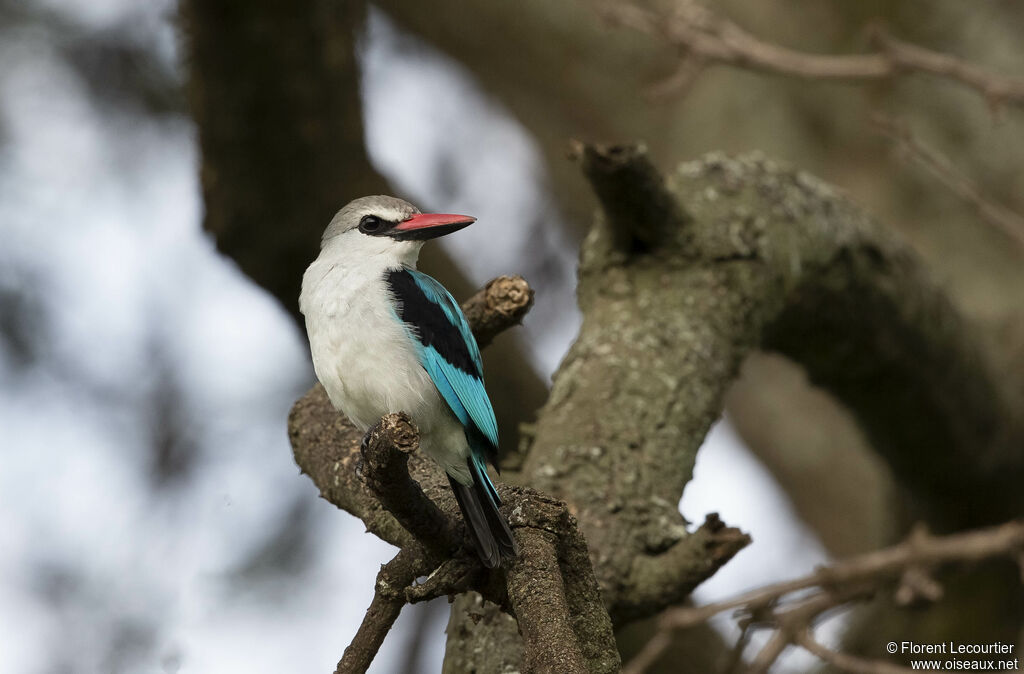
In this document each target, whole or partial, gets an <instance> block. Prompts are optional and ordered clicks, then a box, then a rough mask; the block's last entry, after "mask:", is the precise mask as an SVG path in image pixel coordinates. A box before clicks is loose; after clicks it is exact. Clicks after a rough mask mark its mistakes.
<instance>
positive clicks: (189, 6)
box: [179, 0, 386, 318]
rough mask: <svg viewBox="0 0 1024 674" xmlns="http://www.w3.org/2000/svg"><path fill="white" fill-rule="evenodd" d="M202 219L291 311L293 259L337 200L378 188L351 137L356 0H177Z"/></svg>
mask: <svg viewBox="0 0 1024 674" xmlns="http://www.w3.org/2000/svg"><path fill="white" fill-rule="evenodd" d="M179 11H180V16H181V26H182V32H183V34H184V36H185V38H186V39H185V44H186V48H187V54H186V57H185V60H186V63H187V64H188V67H189V81H188V97H189V103H190V107H191V110H192V115H193V117H194V118H195V121H196V124H197V127H198V129H199V144H200V147H201V149H202V167H201V178H202V188H203V201H204V204H205V206H206V213H205V217H204V221H203V226H204V227H205V228H206V229H207V230H208V231H209V232H211V233H212V234H213V236H214V239H215V240H216V243H217V248H218V249H219V250H220V251H221V252H222V253H224V254H225V255H227V256H228V257H230V258H232V259H233V260H234V261H235V262H236V263H237V264H238V266H239V267H240V268H241V270H242V271H243V272H244V273H246V274H247V275H249V276H250V277H251V278H252V279H254V280H255V281H256V282H257V283H259V284H260V285H261V286H263V287H264V288H265V289H266V290H268V291H269V292H270V293H271V294H272V295H273V296H274V297H276V298H277V299H278V300H279V301H280V302H281V303H282V305H283V306H284V307H285V309H286V310H287V311H288V312H289V313H291V314H292V316H294V317H295V318H299V313H298V297H299V287H300V284H301V280H302V270H303V269H305V268H306V266H307V265H308V264H309V262H310V261H311V260H312V259H313V258H314V257H316V253H317V245H318V242H319V241H320V234H321V232H322V231H323V228H324V227H325V226H326V224H327V222H328V221H329V220H330V219H331V216H332V215H333V214H334V213H335V212H336V211H337V210H338V209H339V208H340V207H341V206H342V205H344V204H345V202H347V201H349V200H350V199H354V198H356V197H360V196H364V195H366V194H379V193H381V192H385V191H386V183H385V181H384V180H383V179H382V178H381V177H380V176H379V175H378V174H377V172H376V171H374V169H373V167H372V166H371V165H370V162H369V159H368V158H367V155H366V149H365V147H364V142H363V123H362V104H361V102H360V101H361V99H360V94H359V66H358V62H357V60H356V49H355V43H356V39H357V36H358V34H359V32H360V31H361V30H362V27H363V23H364V20H365V14H366V3H365V2H362V1H353V2H329V1H327V0H300V2H298V3H287V4H280V3H275V2H272V1H267V0H259V1H258V2H248V3H243V4H239V3H234V2H227V1H225V0H213V1H211V2H205V1H196V0H186V1H185V2H182V3H181V7H180V10H179Z"/></svg>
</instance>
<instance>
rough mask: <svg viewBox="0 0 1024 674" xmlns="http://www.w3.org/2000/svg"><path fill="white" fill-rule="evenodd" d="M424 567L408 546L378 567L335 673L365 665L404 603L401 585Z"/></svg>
mask: <svg viewBox="0 0 1024 674" xmlns="http://www.w3.org/2000/svg"><path fill="white" fill-rule="evenodd" d="M426 568H427V567H426V563H425V560H424V558H423V556H422V555H417V554H416V553H415V552H411V551H409V550H402V551H400V552H399V553H398V555H396V556H395V558H394V559H392V560H391V561H390V562H388V563H387V564H385V565H383V566H382V567H381V568H380V572H379V573H378V574H377V582H376V583H375V584H374V590H373V600H372V601H371V602H370V608H368V609H366V615H365V616H364V617H363V622H362V623H361V624H360V625H359V630H358V631H357V632H356V635H355V637H353V638H352V643H351V644H349V646H348V648H346V649H345V654H344V655H343V656H342V658H341V661H339V662H338V667H337V669H336V670H335V674H361V673H362V672H365V671H366V670H367V669H368V668H369V666H370V663H371V662H373V658H374V657H376V655H377V651H378V650H379V649H380V645H381V643H383V642H384V637H386V636H387V634H388V632H390V631H391V627H392V626H393V625H394V624H395V620H397V619H398V614H399V613H400V612H401V611H402V607H403V606H404V605H405V599H404V597H403V595H402V593H401V589H402V588H404V587H406V586H408V585H409V584H410V583H412V582H413V581H414V580H415V579H416V577H417V576H419V575H420V574H422V573H424V572H425V569H426Z"/></svg>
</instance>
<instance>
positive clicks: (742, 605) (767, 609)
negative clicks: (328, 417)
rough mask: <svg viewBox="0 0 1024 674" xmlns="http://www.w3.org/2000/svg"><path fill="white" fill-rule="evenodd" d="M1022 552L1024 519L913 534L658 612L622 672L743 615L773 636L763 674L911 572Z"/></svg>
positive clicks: (761, 664) (758, 666)
mask: <svg viewBox="0 0 1024 674" xmlns="http://www.w3.org/2000/svg"><path fill="white" fill-rule="evenodd" d="M1022 551H1024V520H1015V521H1012V522H1008V523H1006V524H1002V525H1000V526H997V527H990V528H987V529H980V530H978V531H972V532H968V533H962V534H954V535H952V536H945V537H935V536H931V535H930V534H928V533H927V532H926V531H924V530H923V529H922V528H917V529H915V531H914V532H913V533H912V534H911V535H910V536H909V537H908V538H907V539H906V540H905V541H903V542H902V543H900V544H898V545H895V546H892V547H890V548H886V549H884V550H878V551H875V552H870V553H867V554H865V555H860V556H858V557H853V558H851V559H848V560H844V561H840V562H836V563H835V564H832V565H830V566H824V567H820V568H819V569H817V570H816V571H815V572H814V573H811V574H809V575H807V576H805V577H803V578H798V579H795V580H791V581H786V582H782V583H775V584H773V585H767V586H765V587H762V588H759V589H757V590H754V591H752V592H748V593H746V594H743V595H740V596H738V597H736V598H734V599H730V600H727V601H722V602H716V603H714V604H707V605H705V606H694V607H689V606H688V607H681V608H676V609H671V610H669V611H666V612H665V613H664V614H662V617H661V620H660V623H659V632H658V634H656V635H655V637H654V638H653V639H651V641H650V642H648V644H647V645H646V646H644V648H643V649H641V650H640V652H639V653H637V655H636V656H635V657H634V659H633V660H632V661H631V662H630V663H629V664H628V665H627V666H626V667H625V668H624V669H623V673H624V674H641V673H642V672H644V671H646V670H647V668H648V667H650V665H651V664H653V663H654V662H656V661H657V660H658V658H659V657H660V655H661V654H662V653H663V652H664V649H665V648H666V647H667V646H668V644H669V643H671V632H673V631H676V630H682V629H686V628H689V627H693V626H694V625H697V624H700V623H702V622H704V621H706V620H708V619H709V618H711V617H712V616H715V615H717V614H719V613H722V612H724V611H728V610H731V609H741V613H742V614H743V615H745V616H756V618H757V621H758V623H759V624H760V625H763V626H768V627H771V628H773V629H774V630H775V633H774V634H773V635H772V638H771V639H770V640H769V642H768V644H767V645H766V646H765V647H764V648H763V649H762V650H761V652H760V653H759V654H758V656H757V657H756V658H755V660H754V663H752V665H751V668H752V669H753V671H767V669H768V667H769V666H770V665H771V663H773V662H774V661H775V660H776V659H777V658H778V656H779V654H780V653H781V652H782V650H783V649H784V648H785V647H786V646H787V645H789V644H790V643H794V641H798V640H799V639H802V638H803V637H802V636H801V635H803V634H805V633H806V632H807V631H808V630H809V629H810V627H811V625H812V624H813V622H814V620H815V619H817V617H818V616H820V615H821V614H822V613H824V612H825V611H828V610H830V609H833V608H836V607H838V606H842V605H845V604H847V603H849V602H850V601H853V600H854V599H856V598H858V597H863V596H868V595H871V594H873V593H875V592H877V591H879V590H881V589H882V588H883V587H886V586H891V585H893V584H894V583H897V582H899V581H900V580H901V579H902V578H904V577H905V575H906V573H907V571H908V570H910V569H918V570H921V569H932V568H937V567H939V566H942V565H945V564H952V563H960V564H964V563H971V562H977V561H980V560H984V559H989V558H994V557H1009V558H1011V559H1016V557H1017V555H1019V554H1021V552H1022ZM810 589H813V590H814V591H813V592H811V593H810V594H807V595H805V596H801V597H799V598H797V599H790V600H789V601H788V602H786V603H783V602H784V600H786V598H787V597H789V596H790V595H792V594H793V593H796V592H799V591H801V590H810ZM666 635H667V636H666ZM801 645H802V644H801ZM808 650H810V649H808ZM849 671H902V670H870V669H868V670H849Z"/></svg>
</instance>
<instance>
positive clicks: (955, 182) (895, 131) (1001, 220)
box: [872, 114, 1024, 247]
mask: <svg viewBox="0 0 1024 674" xmlns="http://www.w3.org/2000/svg"><path fill="white" fill-rule="evenodd" d="M872 123H873V124H874V126H875V128H876V129H878V131H879V133H881V134H882V135H884V136H885V137H886V138H888V139H889V140H891V141H892V142H893V143H894V144H895V145H896V148H897V150H898V151H899V153H900V155H901V156H903V157H906V158H908V159H909V160H910V161H912V162H914V163H915V164H917V165H918V166H921V167H923V168H924V169H925V170H926V171H928V173H930V174H932V176H934V177H935V178H936V179H937V180H938V181H939V182H941V183H942V184H943V185H944V186H945V187H946V188H948V189H949V190H950V191H951V192H953V193H954V194H956V195H957V196H958V197H960V198H961V199H963V200H964V201H966V202H967V203H969V204H971V205H972V206H973V207H974V208H975V209H976V210H977V212H978V215H979V216H981V218H982V219H983V220H985V222H988V223H989V224H991V225H994V226H995V227H997V228H999V229H1000V230H1002V231H1003V233H1005V234H1006V235H1007V236H1009V237H1010V238H1012V239H1013V240H1014V241H1015V242H1016V243H1017V244H1018V245H1020V246H1022V247H1024V216H1021V215H1020V214H1019V213H1016V212H1014V211H1011V210H1010V209H1009V208H1006V207H1005V206H1001V205H999V204H997V203H995V202H993V201H992V200H991V199H989V198H988V197H986V196H985V194H983V192H982V190H981V187H979V186H978V185H977V184H976V183H975V182H974V181H972V180H971V179H970V178H968V177H967V176H966V175H964V174H963V173H961V172H960V171H959V170H958V169H957V168H956V165H955V164H954V163H953V162H952V161H950V160H949V159H948V158H947V157H944V156H943V155H942V154H941V153H939V152H938V151H937V150H934V149H932V148H930V147H928V146H927V145H925V144H924V143H922V142H921V141H920V140H918V139H917V138H915V137H914V135H913V134H912V133H911V132H910V129H909V128H908V127H907V125H906V124H904V123H902V122H900V121H898V120H895V119H892V118H890V117H887V116H885V115H881V114H878V115H875V116H874V117H873V118H872Z"/></svg>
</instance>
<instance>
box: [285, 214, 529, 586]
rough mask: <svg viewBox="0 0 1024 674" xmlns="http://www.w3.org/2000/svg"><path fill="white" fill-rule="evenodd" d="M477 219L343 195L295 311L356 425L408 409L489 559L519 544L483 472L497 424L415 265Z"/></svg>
mask: <svg viewBox="0 0 1024 674" xmlns="http://www.w3.org/2000/svg"><path fill="white" fill-rule="evenodd" d="M475 221H476V218H473V217H470V216H467V215H452V214H443V213H421V212H420V211H419V209H417V208H416V207H415V206H413V205H412V204H410V203H408V202H405V201H403V200H401V199H396V198H395V197H388V196H370V197H362V198H360V199H356V200H355V201H352V202H350V203H349V204H347V205H346V206H345V207H344V208H342V209H341V210H340V211H338V213H337V215H335V216H334V218H333V219H332V220H331V222H330V224H329V225H328V226H327V229H325V230H324V234H323V238H322V239H321V243H320V254H319V255H318V256H317V258H316V260H314V261H313V263H312V264H310V265H309V268H307V269H306V273H305V274H304V275H303V277H302V293H301V295H300V296H299V310H300V311H301V312H302V314H303V316H305V319H306V332H307V334H308V336H309V345H310V350H311V352H312V356H313V369H314V370H315V371H316V376H317V378H318V379H319V380H320V383H321V384H323V387H324V390H326V392H327V396H328V398H330V400H331V403H332V404H333V405H334V407H335V408H336V409H338V410H340V411H341V412H342V413H344V414H345V415H346V416H347V417H348V418H349V419H350V420H351V421H352V423H353V424H355V426H356V427H357V428H359V429H360V430H362V431H364V432H365V431H367V430H368V429H369V428H370V427H371V426H373V425H374V424H376V423H377V421H379V420H380V418H381V417H382V416H384V415H386V414H390V413H392V412H400V411H401V412H405V413H406V414H408V415H409V416H410V417H411V418H412V420H413V421H414V422H415V423H416V426H417V427H418V428H419V431H420V448H421V449H422V450H423V451H424V452H426V453H427V455H428V456H429V457H431V458H432V459H433V460H434V461H436V462H437V463H438V464H439V465H440V466H441V468H443V469H444V471H445V473H446V474H447V475H448V481H449V482H450V483H451V487H452V491H454V492H455V498H456V500H457V501H458V504H459V508H460V510H461V511H462V516H463V519H464V520H465V522H466V527H467V529H468V530H469V533H470V538H471V539H472V541H473V545H474V548H475V549H476V552H477V554H478V556H479V557H480V561H481V562H482V563H483V565H484V566H485V567H487V568H495V567H497V566H499V565H500V564H501V563H502V561H503V560H505V559H511V558H513V557H515V555H516V552H517V549H516V543H515V539H514V538H513V537H512V531H511V530H510V529H509V526H508V522H507V521H506V520H505V518H504V517H503V516H502V515H501V513H500V512H499V511H498V506H499V505H500V504H501V499H500V498H499V497H498V492H497V490H496V489H495V488H494V483H493V482H491V479H490V477H488V475H487V463H488V461H490V463H492V464H494V465H495V467H497V463H496V462H497V450H498V424H497V421H496V420H495V418H494V409H493V408H492V407H491V401H490V399H489V398H488V397H487V390H486V388H484V380H483V363H482V362H481V359H480V349H479V347H478V346H477V343H476V339H475V338H474V337H473V333H472V332H471V331H470V329H469V324H468V323H467V322H466V317H465V316H464V315H463V313H462V310H461V309H460V308H459V305H458V303H457V302H456V301H455V300H454V299H453V298H452V296H451V294H450V293H449V292H448V291H447V290H446V289H445V288H444V286H442V285H441V284H440V283H438V282H437V281H436V280H435V279H433V278H431V277H430V276H428V275H426V274H424V273H423V272H420V271H417V270H416V260H417V258H418V257H419V253H420V249H421V248H422V247H423V244H424V243H425V242H426V241H427V240H429V239H433V238H436V237H439V236H443V235H445V234H450V233H452V232H456V231H458V230H460V229H462V228H464V227H468V226H469V225H471V224H472V223H473V222H475Z"/></svg>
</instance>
